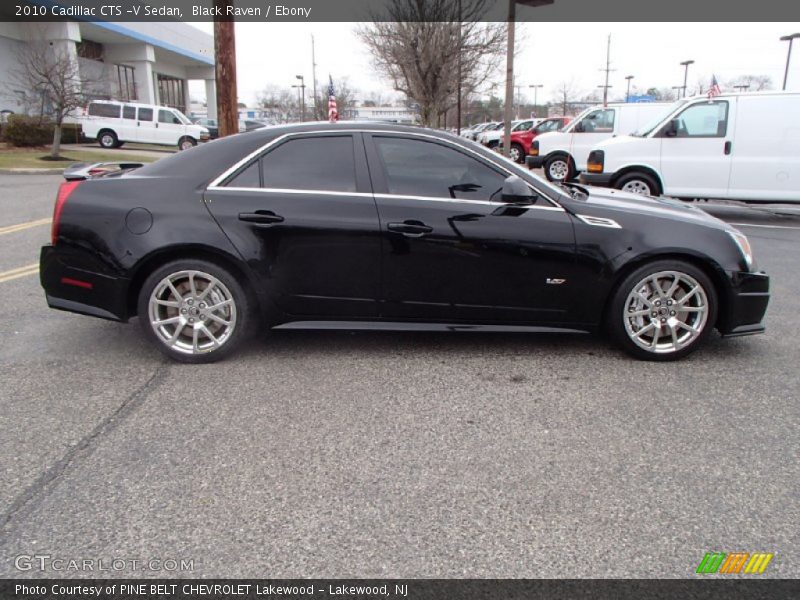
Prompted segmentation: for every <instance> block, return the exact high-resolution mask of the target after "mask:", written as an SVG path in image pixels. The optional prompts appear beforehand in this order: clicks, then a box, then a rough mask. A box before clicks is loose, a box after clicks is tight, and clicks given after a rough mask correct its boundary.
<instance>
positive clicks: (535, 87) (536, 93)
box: [528, 83, 544, 117]
mask: <svg viewBox="0 0 800 600" xmlns="http://www.w3.org/2000/svg"><path fill="white" fill-rule="evenodd" d="M528 87H529V88H533V116H534V117H538V116H539V111H538V110H537V108H536V107H537V106H538V105H539V102H538V97H539V88H540V87H544V86H543V85H542V84H541V83H536V84H533V85H529V86H528Z"/></svg>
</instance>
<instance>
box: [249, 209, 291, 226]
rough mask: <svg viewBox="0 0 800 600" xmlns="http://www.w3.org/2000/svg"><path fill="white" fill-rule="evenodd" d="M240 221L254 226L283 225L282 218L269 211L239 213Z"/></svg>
mask: <svg viewBox="0 0 800 600" xmlns="http://www.w3.org/2000/svg"><path fill="white" fill-rule="evenodd" d="M239 220H240V221H247V222H248V223H255V224H256V225H274V224H275V223H283V217H282V216H280V215H276V214H275V213H274V212H272V211H271V210H257V211H256V212H254V213H239Z"/></svg>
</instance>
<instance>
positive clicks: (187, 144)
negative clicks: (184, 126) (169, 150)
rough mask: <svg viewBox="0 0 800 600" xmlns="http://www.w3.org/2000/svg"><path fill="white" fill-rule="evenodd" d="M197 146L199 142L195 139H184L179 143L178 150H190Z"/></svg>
mask: <svg viewBox="0 0 800 600" xmlns="http://www.w3.org/2000/svg"><path fill="white" fill-rule="evenodd" d="M195 146H197V141H195V140H194V138H190V137H184V138H181V141H179V142H178V150H188V149H189V148H194V147H195Z"/></svg>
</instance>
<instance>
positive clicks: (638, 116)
mask: <svg viewBox="0 0 800 600" xmlns="http://www.w3.org/2000/svg"><path fill="white" fill-rule="evenodd" d="M669 106H670V105H669V104H667V103H660V102H631V103H624V104H609V105H608V106H604V107H603V106H600V107H597V106H593V107H591V108H587V109H586V110H584V111H583V112H582V113H580V114H579V115H578V116H577V117H575V119H574V120H573V121H572V122H571V123H570V124H569V125H567V127H565V128H564V129H563V130H561V131H552V132H548V133H543V134H542V135H540V136H538V137H537V138H536V139H535V140H534V141H533V144H532V145H531V149H530V151H529V154H528V157H527V158H526V160H525V162H526V163H527V165H528V167H529V168H531V169H534V168H535V169H538V168H540V167H544V174H545V176H546V177H547V179H549V180H550V181H569V180H570V179H573V178H574V177H575V176H576V175H577V174H578V173H579V172H581V171H584V170H586V159H588V158H589V151H590V150H591V149H592V148H593V147H594V146H595V145H596V144H598V143H600V142H602V141H603V140H606V139H608V138H611V137H614V136H616V135H624V134H627V133H632V132H634V131H636V130H637V129H639V128H640V127H641V126H642V125H644V124H645V123H648V122H650V121H652V120H653V119H655V118H656V117H659V116H662V115H663V114H664V113H665V112H666V111H667V109H668V107H669Z"/></svg>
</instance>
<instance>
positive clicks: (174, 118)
mask: <svg viewBox="0 0 800 600" xmlns="http://www.w3.org/2000/svg"><path fill="white" fill-rule="evenodd" d="M172 124H173V125H180V124H181V120H180V119H179V118H178V117H172Z"/></svg>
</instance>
